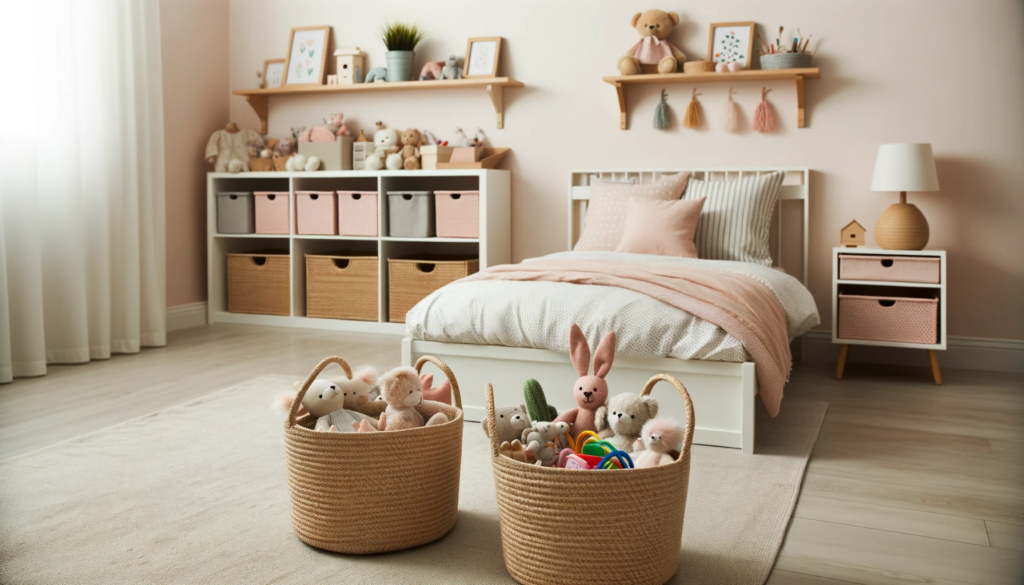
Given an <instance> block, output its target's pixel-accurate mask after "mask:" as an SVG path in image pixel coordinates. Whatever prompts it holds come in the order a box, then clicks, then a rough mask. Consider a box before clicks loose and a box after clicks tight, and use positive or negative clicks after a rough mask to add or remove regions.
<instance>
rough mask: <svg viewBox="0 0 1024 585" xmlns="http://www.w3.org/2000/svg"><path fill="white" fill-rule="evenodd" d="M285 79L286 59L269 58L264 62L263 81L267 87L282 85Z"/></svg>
mask: <svg viewBox="0 0 1024 585" xmlns="http://www.w3.org/2000/svg"><path fill="white" fill-rule="evenodd" d="M282 79H284V59H267V60H266V61H264V62H263V81H264V83H265V84H266V88H267V89H275V88H278V87H281V80H282Z"/></svg>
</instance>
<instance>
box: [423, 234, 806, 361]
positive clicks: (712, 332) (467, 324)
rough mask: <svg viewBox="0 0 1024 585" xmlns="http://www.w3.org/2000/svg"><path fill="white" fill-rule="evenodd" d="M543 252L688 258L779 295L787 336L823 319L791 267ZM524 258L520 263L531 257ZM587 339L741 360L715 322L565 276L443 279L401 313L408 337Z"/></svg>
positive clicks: (642, 351) (515, 342) (643, 350)
mask: <svg viewBox="0 0 1024 585" xmlns="http://www.w3.org/2000/svg"><path fill="white" fill-rule="evenodd" d="M545 258H548V259H569V260H571V259H581V260H618V261H627V262H635V263H638V264H689V265H694V266H700V267H702V268H709V269H712V270H721V271H728V272H736V273H740V274H744V275H747V276H749V277H750V278H753V279H756V280H758V281H760V282H762V283H764V284H765V285H767V286H768V288H769V289H771V291H772V292H773V293H775V297H776V298H777V299H778V301H779V304H780V305H781V306H782V310H783V311H784V312H785V314H786V323H787V327H788V330H789V337H790V339H792V338H794V337H797V336H799V335H803V334H804V333H806V332H807V331H808V330H810V329H811V328H812V327H814V326H815V325H817V324H818V323H819V321H820V319H819V317H818V309H817V307H816V306H815V304H814V298H813V297H812V296H811V293H810V291H808V290H807V289H806V288H804V286H803V284H801V283H800V281H798V280H797V279H795V278H793V277H792V276H789V275H788V274H786V273H784V272H782V271H779V270H775V269H773V268H769V267H766V266H761V265H759V264H749V263H746V262H727V261H721V260H697V259H689V258H675V257H670V256H650V255H645V254H619V253H616V252H561V253H558V254H552V255H550V256H545ZM529 261H530V260H526V261H525V262H529ZM573 323H576V324H578V325H579V326H580V327H581V328H582V329H583V332H584V333H586V335H587V337H588V338H589V339H593V340H596V339H599V338H600V337H601V336H602V335H604V334H605V333H607V332H608V331H615V333H616V336H617V339H618V343H617V345H618V347H617V350H616V353H617V354H622V355H637V356H647V357H673V358H678V359H698V360H712V361H724V362H743V361H748V360H750V355H749V354H748V353H747V351H746V349H744V347H743V344H741V343H740V342H739V340H737V339H736V338H735V337H732V336H730V335H728V334H727V333H726V332H725V330H723V329H722V328H721V327H719V326H717V325H713V324H711V323H708V322H707V321H703V320H701V319H698V318H696V317H693V316H692V315H690V314H689V313H685V312H683V311H680V310H679V309H676V308H675V307H672V306H669V305H666V304H665V303H663V302H661V301H658V300H656V299H653V298H651V297H648V296H647V295H644V294H642V293H638V292H634V291H630V290H625V289H620V288H615V287H608V286H597V285H581V284H570V283H563V282H519V281H515V282H513V281H502V280H482V281H476V282H457V283H454V284H450V285H448V286H445V287H443V288H441V289H439V290H437V291H434V293H433V294H431V295H430V296H428V297H427V298H425V299H423V300H422V301H420V303H419V304H417V305H416V306H415V307H413V309H412V310H411V311H409V313H408V314H407V315H406V331H407V333H408V334H409V336H410V337H412V338H413V339H421V340H424V341H444V342H450V343H469V344H474V345H500V346H506V347H532V348H538V349H551V350H555V351H568V350H569V326H570V325H572V324H573Z"/></svg>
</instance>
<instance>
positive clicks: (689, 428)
mask: <svg viewBox="0 0 1024 585" xmlns="http://www.w3.org/2000/svg"><path fill="white" fill-rule="evenodd" d="M658 382H668V383H669V384H672V385H673V386H675V388H676V392H679V397H680V398H682V399H683V406H685V407H686V432H685V434H684V435H683V450H682V451H681V452H680V457H679V458H680V459H682V454H683V453H687V452H689V451H690V446H691V445H692V444H693V401H691V400H690V393H689V392H687V391H686V386H683V383H682V382H680V381H679V379H678V378H676V377H675V376H671V375H669V374H656V375H655V376H654V377H653V378H651V379H650V380H647V383H646V384H644V389H643V390H641V391H640V396H650V395H651V390H653V389H654V385H655V384H657V383H658Z"/></svg>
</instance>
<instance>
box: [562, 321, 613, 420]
mask: <svg viewBox="0 0 1024 585" xmlns="http://www.w3.org/2000/svg"><path fill="white" fill-rule="evenodd" d="M569 357H570V358H571V359H572V365H573V367H575V368H576V373H577V374H579V376H580V379H579V380H576V384H574V385H573V396H574V397H575V398H576V405H577V408H571V409H569V410H567V411H565V412H563V413H562V414H560V415H558V417H557V418H555V420H554V422H556V423H558V422H564V423H570V424H572V425H573V427H572V430H571V431H569V432H570V434H571V435H572V437H573V439H575V438H576V436H577V435H579V434H580V433H582V432H583V431H594V432H600V431H602V430H604V429H605V428H606V427H607V425H608V409H607V407H605V405H604V403H605V400H607V399H608V382H606V381H605V379H604V377H605V376H607V375H608V370H610V369H611V368H612V360H614V359H615V332H614V331H611V332H609V333H608V334H607V335H605V336H604V339H602V340H601V343H600V344H599V345H598V346H597V351H595V352H594V375H593V376H588V375H587V372H588V371H589V368H590V347H589V346H588V345H587V338H586V336H584V335H583V330H582V329H580V328H579V325H576V324H575V323H573V326H572V328H571V329H570V330H569Z"/></svg>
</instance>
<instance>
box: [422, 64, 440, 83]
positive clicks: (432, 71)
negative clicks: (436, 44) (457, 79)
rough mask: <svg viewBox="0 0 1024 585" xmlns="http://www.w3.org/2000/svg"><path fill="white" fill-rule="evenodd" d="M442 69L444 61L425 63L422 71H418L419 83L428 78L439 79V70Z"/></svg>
mask: <svg viewBox="0 0 1024 585" xmlns="http://www.w3.org/2000/svg"><path fill="white" fill-rule="evenodd" d="M443 67H444V61H427V62H426V64H424V65H423V69H420V81H426V80H427V79H429V77H427V76H428V75H429V76H430V77H433V78H434V79H441V69H442V68H443Z"/></svg>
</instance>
